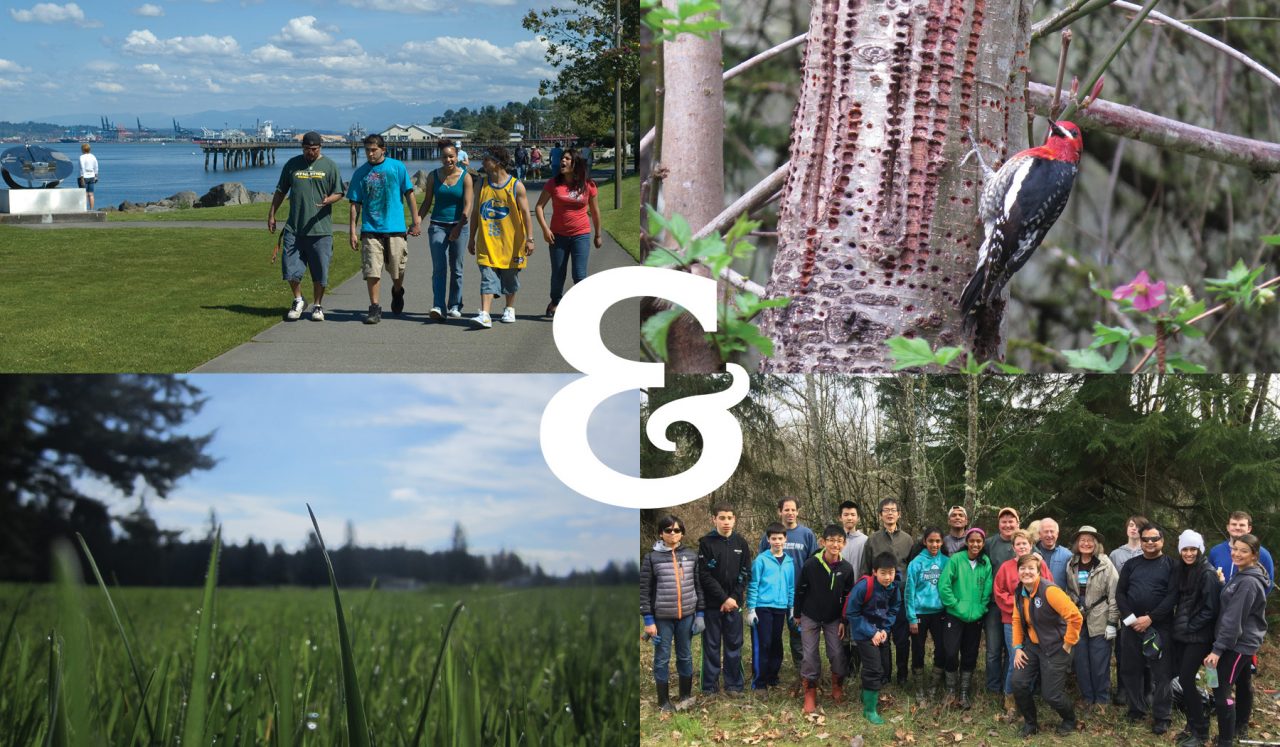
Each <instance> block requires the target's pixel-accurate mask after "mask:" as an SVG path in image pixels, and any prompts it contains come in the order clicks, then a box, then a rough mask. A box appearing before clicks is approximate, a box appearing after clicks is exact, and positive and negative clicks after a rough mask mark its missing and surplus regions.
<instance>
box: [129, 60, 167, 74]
mask: <svg viewBox="0 0 1280 747" xmlns="http://www.w3.org/2000/svg"><path fill="white" fill-rule="evenodd" d="M133 69H134V70H137V71H138V72H140V73H146V74H147V75H163V74H164V71H163V70H161V69H160V66H159V65H157V64H155V63H153V62H148V63H146V64H145V65H134V66H133Z"/></svg>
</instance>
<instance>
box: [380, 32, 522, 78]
mask: <svg viewBox="0 0 1280 747" xmlns="http://www.w3.org/2000/svg"><path fill="white" fill-rule="evenodd" d="M546 51H547V43H546V42H545V41H542V40H538V39H530V40H528V41H522V42H517V43H515V44H512V45H510V46H502V47H500V46H498V45H496V44H494V43H493V42H491V41H488V40H486V39H470V38H465V37H455V36H444V37H439V38H437V39H432V40H431V41H425V42H408V43H406V44H405V45H403V46H402V47H401V48H400V56H401V57H402V58H404V59H410V60H413V61H415V62H417V63H418V64H429V65H443V66H459V67H462V66H467V67H475V66H478V65H487V66H496V67H506V68H515V69H519V70H531V69H532V68H534V67H535V66H539V65H542V64H545V59H546ZM539 74H540V73H539Z"/></svg>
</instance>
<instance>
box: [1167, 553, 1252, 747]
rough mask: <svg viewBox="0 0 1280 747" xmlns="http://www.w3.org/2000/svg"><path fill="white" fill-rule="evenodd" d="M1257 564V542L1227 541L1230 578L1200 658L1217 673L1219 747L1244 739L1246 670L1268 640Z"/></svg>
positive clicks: (1248, 692) (1248, 702)
mask: <svg viewBox="0 0 1280 747" xmlns="http://www.w3.org/2000/svg"><path fill="white" fill-rule="evenodd" d="M1261 559H1262V544H1261V543H1259V542H1258V538H1257V537H1255V536H1253V535H1252V534H1242V535H1240V536H1239V537H1233V538H1232V539H1231V562H1232V564H1233V565H1234V566H1235V573H1234V574H1233V575H1232V577H1231V580H1230V581H1228V582H1227V585H1226V586H1225V587H1223V589H1222V599H1221V608H1220V610H1219V613H1218V624H1217V627H1216V628H1215V631H1214V639H1213V650H1212V651H1211V652H1210V653H1209V655H1208V656H1206V657H1205V658H1204V665H1205V666H1206V667H1213V668H1217V670H1218V687H1217V689H1216V690H1214V691H1213V698H1214V706H1215V707H1216V709H1217V711H1218V747H1230V745H1231V744H1232V743H1233V740H1234V739H1236V738H1239V739H1242V740H1243V739H1248V736H1249V734H1248V731H1249V713H1250V712H1251V711H1252V710H1253V669H1252V667H1250V664H1251V660H1252V659H1253V657H1254V656H1255V655H1256V654H1257V653H1258V649H1259V648H1261V647H1262V639H1263V638H1264V637H1265V636H1266V634H1267V590H1268V589H1270V588H1271V577H1270V576H1268V575H1267V572H1266V570H1265V569H1263V568H1262V567H1261V565H1260V561H1261ZM1232 690H1234V691H1235V692H1234V695H1235V697H1234V699H1233V698H1232V695H1233V693H1232ZM1184 692H1186V691H1185V690H1184Z"/></svg>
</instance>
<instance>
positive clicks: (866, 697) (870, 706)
mask: <svg viewBox="0 0 1280 747" xmlns="http://www.w3.org/2000/svg"><path fill="white" fill-rule="evenodd" d="M879 708H880V692H879V691H878V690H863V691H862V715H863V716H866V717H867V720H868V721H870V722H871V723H873V724H883V723H884V719H882V718H880V713H879Z"/></svg>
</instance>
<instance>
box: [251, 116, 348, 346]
mask: <svg viewBox="0 0 1280 747" xmlns="http://www.w3.org/2000/svg"><path fill="white" fill-rule="evenodd" d="M323 143H324V140H323V139H322V138H321V137H320V133H318V132H308V133H307V134H305V135H303V136H302V155H300V156H294V157H293V158H290V159H289V160H288V162H286V163H285V165H284V168H283V169H281V170H280V180H279V181H278V182H277V183H276V191H275V194H274V195H272V196H271V211H270V213H268V215H267V230H268V231H270V232H271V233H275V232H276V211H277V210H279V209H280V204H281V203H282V202H284V198H285V196H286V195H287V196H288V197H289V219H288V221H286V222H285V227H284V234H283V235H282V236H281V237H280V246H281V248H282V249H283V252H282V254H281V257H280V272H281V274H282V275H283V277H284V281H285V282H286V283H288V284H289V288H290V289H291V290H292V291H293V303H292V304H290V306H289V310H288V311H286V312H285V315H284V318H285V319H286V320H288V321H291V322H292V321H297V320H298V319H299V318H301V317H302V312H303V309H305V308H306V307H307V300H306V299H305V298H303V297H302V275H303V273H304V272H306V271H307V270H310V271H311V298H312V299H313V300H314V305H313V306H312V307H311V321H313V322H323V321H324V306H323V305H322V304H323V302H324V291H325V288H327V287H329V262H330V261H331V260H332V259H333V217H332V210H333V205H334V203H336V202H338V201H340V200H341V199H342V175H341V174H340V173H339V172H338V164H336V163H334V162H333V160H332V159H330V158H329V157H328V156H325V155H323V154H321V152H320V148H321V146H322V145H323Z"/></svg>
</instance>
